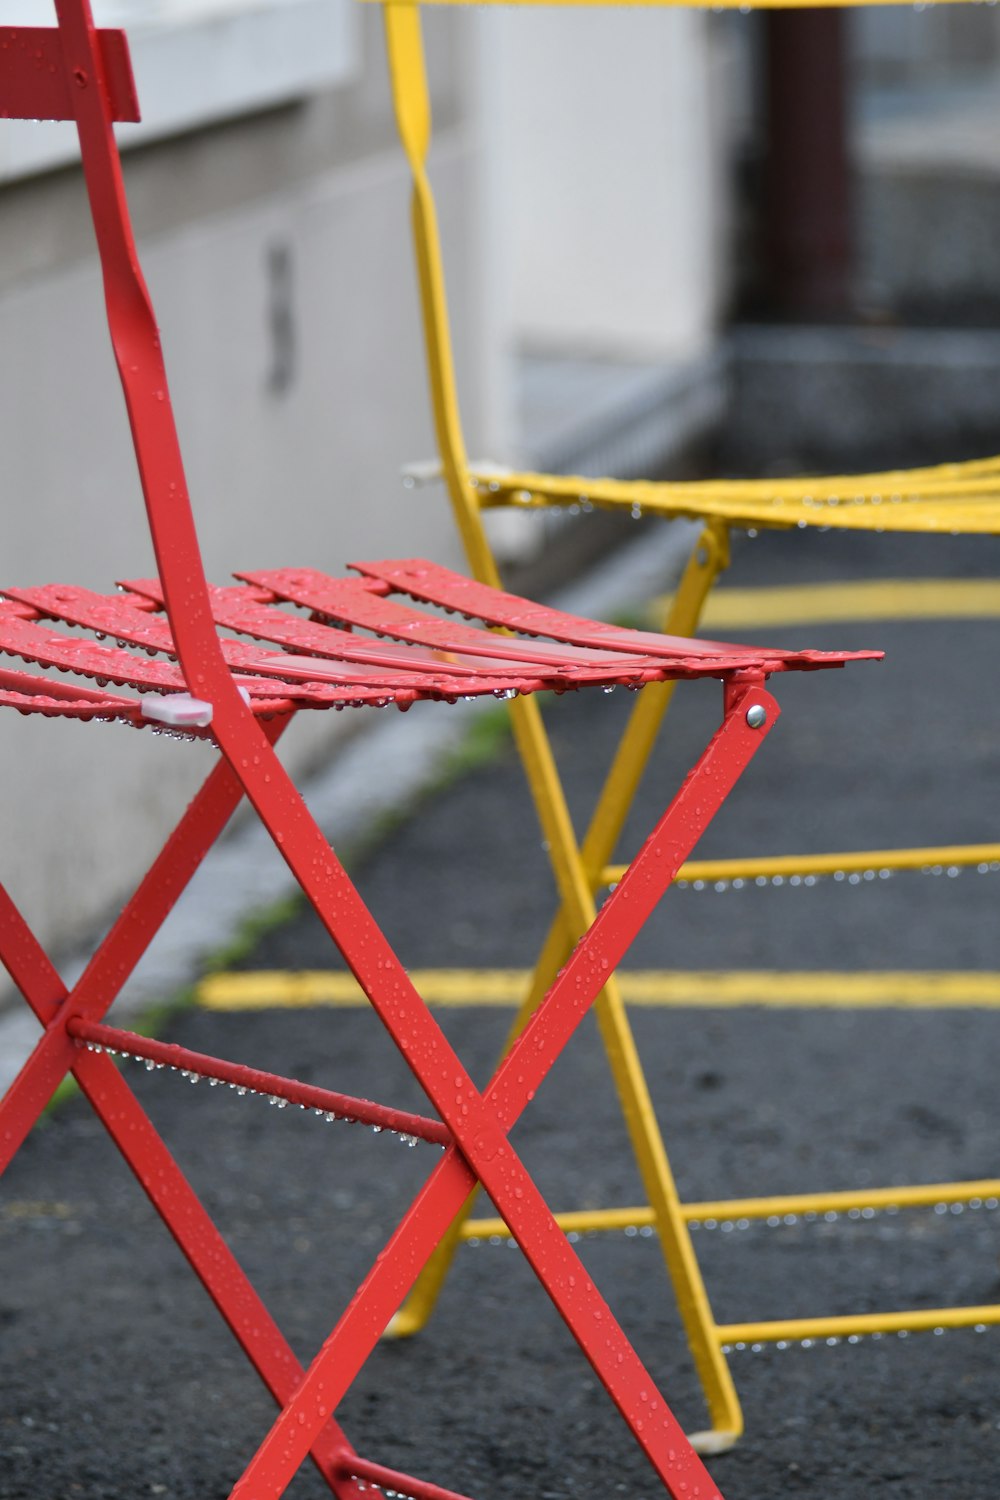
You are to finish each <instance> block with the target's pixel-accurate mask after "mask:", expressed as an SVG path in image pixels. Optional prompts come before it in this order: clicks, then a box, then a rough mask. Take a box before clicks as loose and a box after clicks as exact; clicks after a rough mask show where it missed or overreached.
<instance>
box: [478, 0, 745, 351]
mask: <svg viewBox="0 0 1000 1500" xmlns="http://www.w3.org/2000/svg"><path fill="white" fill-rule="evenodd" d="M484 19H485V21H486V23H487V25H488V28H489V29H488V33H487V35H488V38H489V41H488V44H487V46H486V47H485V48H484V54H485V55H484V61H483V66H482V77H483V82H482V87H483V90H484V94H485V97H486V98H487V99H488V101H489V108H490V110H491V112H495V114H496V117H497V121H498V128H497V129H496V130H495V131H494V134H493V136H492V137H491V145H493V146H494V148H495V150H496V151H497V152H498V153H499V157H500V161H499V165H498V166H497V168H496V171H497V180H498V183H499V185H500V186H499V190H500V193H501V201H502V204H503V216H502V225H501V229H500V233H501V237H502V240H503V243H504V244H505V245H506V247H507V249H508V252H509V255H510V260H511V274H510V282H509V286H508V288H507V299H508V316H509V326H510V333H511V337H512V339H513V340H515V341H516V342H518V343H520V344H522V345H527V346H532V347H539V348H542V349H546V350H554V351H564V350H567V349H570V350H582V351H590V352H596V353H602V352H607V353H609V354H612V355H625V356H640V357H654V358H668V359H670V358H677V359H686V358H689V357H692V356H696V355H698V354H700V353H703V352H704V350H705V349H706V347H707V345H708V344H709V342H710V341H711V338H712V335H713V333H714V330H715V325H716V321H717V317H718V313H719V305H720V299H721V297H722V295H723V293H724V272H725V266H726V254H727V246H726V244H725V234H726V229H725V211H724V209H725V204H724V191H723V181H722V170H723V166H724V161H723V149H722V148H723V141H722V132H723V130H724V118H723V116H724V104H725V100H724V98H723V97H721V94H722V86H723V72H722V70H723V67H724V60H723V58H722V56H721V54H720V51H719V47H718V45H717V41H716V33H715V32H714V31H713V22H712V18H711V17H707V16H705V15H703V14H699V13H693V12H687V11H673V10H662V11H657V10H645V9H641V8H640V9H634V10H633V9H621V8H615V7H609V8H607V9H604V8H596V9H589V8H581V9H579V10H574V9H571V10H564V9H558V10H551V11H550V10H539V11H526V12H519V13H515V12H503V13H501V14H498V15H495V16H490V17H487V18H484Z"/></svg>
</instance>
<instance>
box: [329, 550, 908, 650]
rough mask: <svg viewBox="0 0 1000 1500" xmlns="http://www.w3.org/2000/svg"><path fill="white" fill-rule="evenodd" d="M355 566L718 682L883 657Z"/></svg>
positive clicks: (483, 615)
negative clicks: (711, 636)
mask: <svg viewBox="0 0 1000 1500" xmlns="http://www.w3.org/2000/svg"><path fill="white" fill-rule="evenodd" d="M350 566H351V567H352V568H357V569H358V570H359V572H361V573H363V574H365V575H366V576H367V577H370V578H377V579H380V580H381V581H382V582H384V583H388V584H389V585H390V586H391V587H392V588H394V589H397V590H398V591H399V592H400V593H403V594H409V595H410V596H411V597H413V598H414V599H420V600H422V601H423V602H425V603H429V604H438V605H441V606H443V607H444V608H446V609H457V610H459V611H460V612H461V613H462V614H467V615H471V616H474V617H475V618H476V619H479V620H485V621H486V622H487V623H488V624H490V625H499V626H504V627H506V628H507V629H509V630H518V631H524V632H525V633H527V634H529V635H535V634H537V635H547V636H551V637H552V639H553V640H557V641H568V642H572V643H573V644H575V645H579V646H588V647H597V648H599V649H604V650H606V651H628V652H641V653H643V654H644V655H648V656H656V657H660V658H663V659H666V660H670V661H674V660H678V659H679V660H683V659H685V658H687V659H689V660H690V659H693V660H694V661H695V662H705V663H706V664H707V665H706V671H710V673H711V675H713V676H715V675H716V674H717V673H718V672H719V671H720V670H726V671H745V670H747V669H748V668H750V669H752V668H753V667H755V666H758V667H763V668H765V669H766V670H767V671H768V672H780V671H790V670H808V669H810V668H814V667H839V666H843V664H844V662H848V661H879V660H881V657H882V653H881V652H878V651H775V650H768V649H766V648H764V647H760V648H758V647H756V646H739V645H731V644H730V643H729V642H726V641H705V640H700V639H695V640H689V639H687V638H685V637H683V636H676V635H659V634H657V633H655V632H654V631H649V630H626V629H623V628H622V626H620V625H607V624H603V623H600V622H598V621H595V620H586V619H583V618H582V617H581V616H579V615H570V614H566V613H565V612H563V611H562V610H556V609H549V608H548V607H546V606H545V605H541V604H535V603H533V602H532V601H530V600H528V599H521V598H519V597H518V595H516V594H506V593H504V592H503V590H501V589H494V588H491V587H490V586H489V585H488V584H484V583H479V582H477V581H476V579H474V578H467V577H465V576H464V575H463V574H461V573H453V572H452V571H451V569H450V568H442V567H439V566H438V564H437V563H432V562H427V561H426V560H425V559H424V558H407V559H403V560H399V561H394V562H374V563H367V562H365V563H351V564H350Z"/></svg>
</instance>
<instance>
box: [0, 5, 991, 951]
mask: <svg viewBox="0 0 1000 1500" xmlns="http://www.w3.org/2000/svg"><path fill="white" fill-rule="evenodd" d="M97 14H98V19H99V21H100V22H101V23H102V24H105V25H124V26H125V27H126V28H127V29H128V31H129V35H130V39H131V44H132V53H133V61H134V67H135V72H136V78H137V83H138V92H139V98H140V102H141V103H142V105H143V110H144V124H143V125H141V126H138V127H123V128H122V131H121V139H122V142H123V144H124V145H125V146H126V148H127V150H126V175H127V185H128V188H129V192H130V195H131V202H132V208H133V213H134V217H135V224H136V229H137V234H138V238H139V245H140V253H141V256H142V259H143V264H144V267H145V270H146V273H147V277H148V279H149V282H150V286H151V290H152V294H153V301H154V304H155V306H156V308H157V311H158V315H159V318H160V321H161V325H162V329H163V335H164V344H165V349H166V355H167V365H168V370H169V371H170V374H171V380H172V391H173V397H174V401H175V406H176V409H177V414H178V420H179V424H180V430H181V437H182V442H183V444H184V447H185V452H186V458H187V464H188V470H189V478H190V483H191V491H192V495H193V497H194V503H195V510H196V516H197V519H198V523H199V526H200V530H201V535H202V539H203V544H204V550H205V556H206V562H207V566H208V571H209V576H210V577H213V578H214V579H216V580H217V581H219V582H223V581H225V580H226V578H227V576H228V574H229V573H230V572H231V571H232V570H233V569H236V568H253V567H259V566H281V565H292V564H295V563H297V562H301V561H303V560H306V561H308V562H309V563H310V564H312V565H314V566H318V567H322V568H326V569H328V570H330V571H337V570H338V569H341V568H342V567H343V566H344V564H345V563H347V562H348V561H350V560H351V559H352V558H355V557H359V558H364V557H372V556H383V555H398V556H404V555H407V554H411V553H425V554H428V555H430V556H433V557H435V558H438V559H440V560H442V561H446V562H450V563H453V564H456V565H457V564H459V563H460V553H459V548H458V543H457V539H456V534H455V531H454V529H453V526H452V523H451V520H450V516H449V513H448V510H447V504H446V500H445V497H444V494H443V492H442V491H441V490H440V489H439V488H438V487H434V486H430V487H426V488H423V487H421V488H416V489H414V488H410V489H407V488H404V487H403V485H402V484H401V481H400V469H401V466H402V465H404V464H406V463H408V462H409V461H412V460H419V459H425V458H430V457H432V456H433V453H434V446H433V438H432V433H431V428H430V421H429V412H428V406H427V400H426V395H425V386H424V361H423V352H422V347H421V342H420V331H419V321H418V310H417V301H416V287H415V278H414V274H413V269H412V262H411V256H410V241H409V220H408V203H407V200H408V191H409V187H408V178H407V173H406V168H405V164H404V160H403V157H402V153H401V151H400V149H399V146H398V143H397V140H396V135H395V128H394V124H393V120H392V116H391V109H390V101H389V96H388V89H387V81H386V74H385V60H384V52H383V44H382V35H381V15H380V13H379V10H378V8H377V7H376V6H371V7H365V6H361V5H357V4H353V3H351V0H118V3H113V0H107V3H104V4H101V5H99V6H98V7H97ZM0 19H2V20H3V22H4V23H7V24H10V23H31V24H50V23H51V12H50V11H49V9H48V6H47V5H46V4H42V3H41V0H37V3H36V0H3V3H2V4H0ZM426 35H427V42H428V52H429V64H430V69H431V78H432V87H433V102H434V111H435V144H434V149H433V155H432V174H433V179H434V184H435V189H436V192H437V194H438V204H439V209H440V212H441V215H442V221H443V222H442V229H443V233H444V239H445V253H446V270H447V274H448V281H449V292H450V302H451V311H452V317H453V323H454V330H453V331H454V335H455V340H456V346H457V358H458V362H459V379H460V390H461V392H462V397H463V409H464V418H465V425H466V429H467V433H468V437H469V442H470V447H471V449H472V453H473V455H474V456H476V457H489V458H491V459H495V460H497V461H498V462H501V463H519V464H520V463H527V464H530V465H531V466H536V467H544V468H551V469H554V470H557V471H567V472H575V473H585V474H601V473H609V472H610V473H616V474H618V475H619V476H620V477H632V476H640V475H644V476H647V477H658V476H663V475H670V474H681V473H688V474H692V473H694V474H709V473H730V472H741V471H745V472H755V473H768V472H771V473H789V472H795V471H797V470H808V469H810V468H813V467H820V466H834V467H837V468H840V467H844V468H852V467H855V468H862V467H871V466H873V465H895V464H898V465H906V464H911V463H914V462H923V461H935V460H938V459H947V458H960V457H971V456H975V455H978V454H985V453H990V452H996V451H997V450H998V449H1000V416H998V398H1000V332H998V329H1000V317H998V310H1000V258H998V256H997V253H996V246H997V244H998V243H1000V233H998V229H1000V191H998V188H1000V134H998V132H997V129H996V121H997V119H998V118H1000V14H998V11H997V9H996V8H995V6H994V5H993V4H987V5H975V6H964V5H955V6H951V5H945V6H941V7H937V8H933V7H930V6H926V7H925V6H916V7H913V8H912V9H911V8H904V7H902V6H900V7H873V8H866V9H864V10H861V11H859V12H843V13H841V12H836V11H826V12H820V11H804V12H800V13H794V14H763V13H755V14H740V13H737V12H727V13H724V14H723V13H719V14H713V13H708V12H688V11H682V10H678V11H645V10H621V9H616V10H607V11H605V10H589V9H588V10H581V11H563V10H555V11H551V12H550V11H547V10H538V11H529V12H520V13H519V12H514V11H506V10H503V9H497V10H489V9H487V10H480V11H477V12H472V13H466V12H457V11H454V12H453V11H451V10H450V9H448V8H442V9H441V10H439V11H435V10H434V9H433V7H432V8H431V10H430V13H428V14H427V16H426ZM73 158H74V140H73V131H72V128H71V127H67V126H52V125H34V124H24V123H15V122H0V347H2V349H3V351H4V359H3V361H2V363H0V454H2V459H0V485H2V492H3V500H4V545H3V566H4V570H5V574H4V575H3V576H0V587H2V584H3V581H4V576H11V577H15V578H16V579H17V580H18V581H20V582H27V583H42V582H48V581H52V582H57V581H64V580H73V581H77V582H81V583H85V584H87V585H89V586H92V587H95V588H98V589H102V590H107V589H108V588H109V587H110V586H111V584H112V583H113V581H114V580H115V579H118V578H123V577H124V578H127V577H133V578H134V577H137V576H142V575H143V574H145V573H148V572H149V571H150V570H151V568H152V559H151V555H150V551H149V544H148V540H147V537H146V535H145V532H144V527H143V520H142V511H141V502H140V496H139V492H138V486H137V482H136V477H135V474H134V466H133V460H132V454H131V448H130V443H129V436H128V429H127V423H126V421H125V416H124V408H123V405H122V401H121V396H120V393H119V389H118V384H117V377H116V375H115V372H114V369H113V365H112V360H111V355H110V351H109V348H108V341H107V336H106V332H105V328H104V314H103V306H102V302H101V292H100V282H99V275H98V271H97V267H96V264H95V258H94V253H93V244H92V235H91V231H90V226H89V221H88V218H87V215H86V211H85V205H84V202H83V193H82V183H81V180H80V177H79V175H78V172H77V171H76V170H75V168H74V165H73ZM491 524H494V525H495V527H496V540H497V545H498V548H499V549H500V550H501V552H502V555H503V556H504V558H505V560H506V561H507V563H508V566H509V568H510V576H511V578H512V579H513V580H514V582H515V583H516V584H526V585H530V586H531V587H532V588H534V589H541V590H544V589H545V588H546V587H548V586H550V585H551V584H553V583H554V582H556V581H557V580H560V579H561V578H562V576H563V575H564V574H565V573H566V572H567V571H572V570H574V569H580V568H582V567H584V566H585V565H586V564H587V562H588V560H589V559H590V558H592V557H593V555H594V554H595V552H603V551H605V550H606V549H607V548H608V547H609V546H610V545H612V544H613V543H614V542H615V541H616V540H618V539H619V538H620V537H621V536H622V535H623V534H625V533H628V534H629V535H632V534H634V528H633V530H632V531H630V530H629V525H628V522H625V523H624V524H618V523H617V522H616V521H615V520H614V519H611V518H603V519H599V518H597V517H590V518H587V519H586V521H584V520H583V518H580V519H579V520H578V519H577V518H575V517H572V516H561V517H553V516H544V515H525V514H506V513H505V514H502V515H496V516H493V517H492V518H491ZM8 569H9V570H10V573H9V575H8V574H7V573H6V570H8ZM665 582H666V580H665ZM303 717H306V716H303ZM370 717H373V716H370ZM13 718H14V716H11V715H6V716H4V720H3V722H2V723H0V827H2V829H3V842H4V851H5V852H4V879H5V881H6V882H8V883H9V886H10V889H11V891H12V894H13V895H14V896H15V899H17V900H18V902H19V903H20V904H21V905H22V906H23V908H24V910H25V913H26V915H27V916H28V918H29V920H30V921H31V922H32V923H33V925H34V926H35V928H36V930H37V932H38V934H39V936H40V937H41V938H43V939H44V940H46V941H47V942H48V943H50V944H54V945H55V946H56V947H57V949H58V948H60V947H62V948H67V947H69V946H71V945H72V944H74V943H75V942H77V941H78V940H79V939H81V938H82V937H83V936H85V935H86V934H87V933H88V932H89V931H90V930H91V929H92V928H93V927H94V925H95V923H97V922H98V921H99V920H100V919H101V918H102V916H103V914H104V913H105V912H106V911H107V910H108V909H109V907H110V905H111V904H112V903H113V902H114V901H115V900H116V899H117V898H118V897H119V896H120V895H121V894H123V893H125V892H126V891H128V890H130V889H131V888H132V887H133V885H134V883H135V881H136V879H137V877H138V876H139V874H140V873H141V872H142V871H143V870H144V869H145V867H146V865H147V864H148V861H149V859H150V858H151V857H152V854H153V853H154V852H155V850H156V849H157V848H158V847H159V844H160V842H161V841H162V838H163V835H164V834H165V832H166V831H167V829H168V828H169V827H171V826H172V825H173V823H174V822H175V821H176V817H177V815H178V809H179V807H180V806H181V805H182V804H183V801H184V799H185V796H186V795H187V794H189V793H190V792H192V791H193V790H194V788H195V786H196V785H197V784H198V782H199V781H200V779H201V777H202V776H203V775H204V774H205V771H206V770H207V767H208V764H209V758H210V754H211V752H210V751H208V750H207V749H205V748H204V747H193V746H187V745H186V746H176V745H172V744H169V743H168V744H163V743H157V744H156V745H153V744H152V743H149V742H148V741H147V738H146V737H145V736H143V737H136V736H130V735H123V734H116V733H111V732H110V731H109V730H107V729H105V728H94V727H92V726H79V725H75V724H66V725H63V726H61V729H60V733H59V734H58V735H56V734H53V733H52V732H51V731H50V730H47V729H46V728H44V727H43V725H42V724H41V722H39V721H35V720H20V719H17V720H16V721H15V722H11V720H12V719H13ZM361 718H362V716H360V715H358V716H352V715H349V714H345V715H340V716H337V718H336V719H335V718H334V717H333V716H332V715H331V716H325V715H313V716H311V719H310V722H309V723H308V724H306V723H301V724H297V725H296V726H294V728H293V731H292V733H291V734H290V735H289V736H288V748H287V751H286V752H285V753H286V754H287V755H288V756H289V758H290V759H291V760H292V761H293V762H294V763H295V765H296V767H297V768H298V769H302V768H307V767H308V766H310V765H313V764H316V763H318V762H319V761H321V760H322V759H324V758H326V757H328V756H329V753H330V750H331V748H332V746H333V744H334V741H335V739H336V737H337V735H343V734H346V733H348V732H350V731H351V730H356V729H357V728H358V726H359V724H360V722H361ZM352 720H353V722H352ZM154 755H155V757H156V766H155V772H154V770H153V766H152V756H154ZM67 767H71V768H72V775H69V774H67ZM40 807H44V808H45V809H46V814H45V818H44V820H42V821H41V822H40V819H39V813H38V809H39V808H40ZM137 826H138V827H141V828H142V829H143V830H144V834H143V836H142V837H137V836H136V834H135V832H134V830H135V828H136V827H137ZM127 829H128V830H129V832H128V833H126V830H127Z"/></svg>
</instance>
